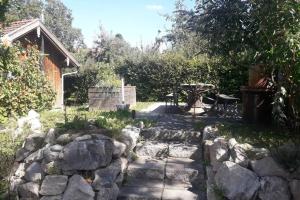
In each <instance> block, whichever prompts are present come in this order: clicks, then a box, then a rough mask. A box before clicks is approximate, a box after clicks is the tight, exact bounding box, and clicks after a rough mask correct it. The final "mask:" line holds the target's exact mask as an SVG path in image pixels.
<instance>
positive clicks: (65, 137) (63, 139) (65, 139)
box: [56, 133, 73, 145]
mask: <svg viewBox="0 0 300 200" xmlns="http://www.w3.org/2000/svg"><path fill="white" fill-rule="evenodd" d="M72 140H73V139H72V137H71V134H68V133H65V134H62V135H60V136H58V137H57V138H56V142H57V143H58V144H63V145H64V144H68V143H69V142H71V141H72Z"/></svg>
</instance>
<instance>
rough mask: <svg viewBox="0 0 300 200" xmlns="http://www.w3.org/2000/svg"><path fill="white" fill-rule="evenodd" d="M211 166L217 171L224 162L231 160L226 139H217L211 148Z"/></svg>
mask: <svg viewBox="0 0 300 200" xmlns="http://www.w3.org/2000/svg"><path fill="white" fill-rule="evenodd" d="M209 152H210V154H209V155H210V164H211V165H212V166H213V170H214V171H217V170H218V168H219V166H220V165H221V163H222V162H223V161H226V160H228V159H229V155H230V154H229V148H228V144H227V141H226V140H225V138H216V139H215V140H214V144H213V145H211V146H210V149H209Z"/></svg>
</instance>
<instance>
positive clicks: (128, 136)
mask: <svg viewBox="0 0 300 200" xmlns="http://www.w3.org/2000/svg"><path fill="white" fill-rule="evenodd" d="M139 136H140V129H139V128H135V127H131V126H128V127H126V128H124V129H122V132H121V136H120V141H121V142H123V143H124V144H126V146H127V149H126V153H129V152H130V151H132V150H133V149H134V147H135V146H136V143H137V140H138V138H139Z"/></svg>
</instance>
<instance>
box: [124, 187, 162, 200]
mask: <svg viewBox="0 0 300 200" xmlns="http://www.w3.org/2000/svg"><path fill="white" fill-rule="evenodd" d="M162 193H163V188H149V187H128V186H127V187H122V188H121V190H120V193H119V196H118V200H161V197H162Z"/></svg>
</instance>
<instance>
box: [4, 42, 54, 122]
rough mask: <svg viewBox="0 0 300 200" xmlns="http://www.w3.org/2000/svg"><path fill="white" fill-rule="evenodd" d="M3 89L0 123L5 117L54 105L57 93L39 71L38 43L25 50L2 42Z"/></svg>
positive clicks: (20, 114)
mask: <svg viewBox="0 0 300 200" xmlns="http://www.w3.org/2000/svg"><path fill="white" fill-rule="evenodd" d="M0 91H1V92H0V123H1V122H3V120H4V117H10V116H22V115H24V114H25V113H27V112H28V111H29V110H30V109H34V110H37V111H41V110H44V109H47V108H51V107H52V103H53V101H54V99H55V92H54V91H53V89H52V87H51V86H50V84H49V82H48V81H47V80H46V77H45V76H44V75H43V73H42V71H41V70H40V56H39V51H38V49H37V47H36V46H32V47H28V48H27V49H26V50H25V49H24V48H22V47H21V46H20V45H19V44H17V45H14V46H9V45H2V44H0Z"/></svg>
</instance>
